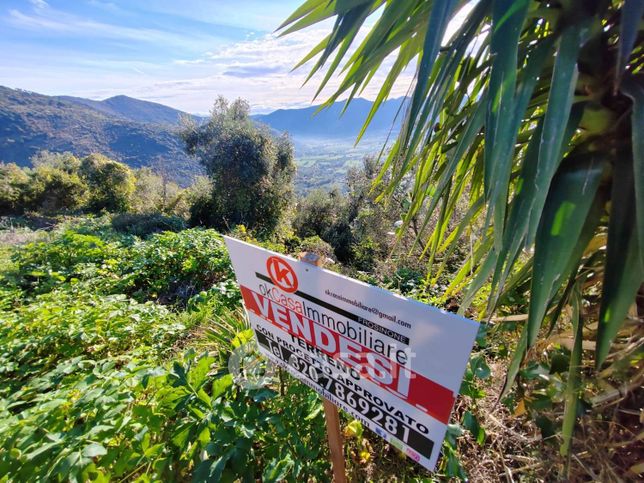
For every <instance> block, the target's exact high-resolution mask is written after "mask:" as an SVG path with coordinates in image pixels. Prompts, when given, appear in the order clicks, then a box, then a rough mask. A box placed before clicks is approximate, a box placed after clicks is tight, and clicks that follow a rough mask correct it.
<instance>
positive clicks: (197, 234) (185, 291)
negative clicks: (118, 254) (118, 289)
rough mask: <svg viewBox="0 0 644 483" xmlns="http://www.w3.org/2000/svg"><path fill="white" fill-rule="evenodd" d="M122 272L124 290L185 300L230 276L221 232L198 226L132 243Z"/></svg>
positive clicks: (170, 300) (170, 299) (137, 295)
mask: <svg viewBox="0 0 644 483" xmlns="http://www.w3.org/2000/svg"><path fill="white" fill-rule="evenodd" d="M124 272H126V273H127V275H126V277H124V283H125V287H124V288H125V289H126V290H128V291H129V292H130V293H134V294H135V296H136V297H138V298H143V299H148V298H156V299H158V300H160V301H162V302H183V301H186V300H187V299H189V298H190V297H192V296H193V295H195V294H197V293H199V292H201V291H203V290H208V289H209V288H210V287H211V286H212V285H214V284H215V283H217V282H220V281H223V280H227V279H229V278H232V277H233V272H232V268H231V266H230V259H229V258H228V252H227V250H226V246H225V244H224V241H223V239H222V237H221V235H219V234H218V233H216V232H215V231H213V230H203V229H199V228H193V229H190V230H184V231H182V232H179V233H171V232H167V233H161V234H156V235H152V236H151V237H150V238H149V239H148V240H146V241H144V242H139V243H137V244H135V245H134V246H133V247H132V251H131V254H130V265H129V266H128V267H127V268H126V269H125V270H124Z"/></svg>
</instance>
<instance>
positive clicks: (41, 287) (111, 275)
mask: <svg viewBox="0 0 644 483" xmlns="http://www.w3.org/2000/svg"><path fill="white" fill-rule="evenodd" d="M126 256H127V250H126V248H125V247H124V246H123V245H122V244H121V243H119V242H117V241H106V240H104V239H102V238H100V237H98V236H96V235H89V234H83V233H78V232H77V231H74V230H66V231H64V232H63V233H62V234H58V233H56V234H54V235H53V236H52V237H51V239H49V240H46V241H40V242H34V243H29V244H27V245H25V246H23V247H20V248H19V249H17V250H16V251H15V252H14V255H13V257H12V260H13V262H14V264H15V267H14V270H13V271H11V272H9V273H7V274H6V275H5V278H6V280H11V282H12V283H13V284H15V285H16V286H18V287H20V288H21V289H23V290H26V291H28V292H30V291H36V292H37V293H44V292H48V291H50V290H52V289H53V288H54V287H56V286H58V285H60V284H63V283H68V282H73V281H82V280H89V281H93V282H100V283H101V284H102V285H105V284H107V285H108V286H112V285H115V284H117V283H118V281H119V268H120V267H121V266H122V263H123V261H124V259H125V257H126ZM95 288H97V287H95ZM104 288H105V287H104Z"/></svg>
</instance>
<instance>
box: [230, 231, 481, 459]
mask: <svg viewBox="0 0 644 483" xmlns="http://www.w3.org/2000/svg"><path fill="white" fill-rule="evenodd" d="M226 244H227V245H228V250H229V252H230V258H231V260H232V263H233V267H234V269H235V273H236V275H237V281H238V282H239V286H240V288H241V293H242V296H243V299H244V305H245V306H246V310H247V312H248V316H249V318H250V322H251V325H252V327H253V329H254V331H255V335H256V336H257V342H258V343H259V348H260V350H261V352H262V353H263V354H265V355H266V356H267V357H268V358H269V359H270V360H271V361H273V362H274V363H276V364H277V365H279V366H281V367H283V368H285V369H286V370H288V371H289V372H290V373H291V374H293V376H295V377H296V378H298V379H299V380H300V381H302V382H304V383H305V384H307V385H308V386H310V387H312V388H313V389H314V390H316V391H317V392H319V393H320V394H321V395H322V396H324V397H325V398H327V399H329V400H330V401H332V402H333V403H334V404H336V405H337V406H339V407H340V408H342V409H344V410H345V411H346V412H348V413H349V414H351V415H352V416H354V417H355V418H357V419H358V420H360V421H361V422H362V423H363V424H364V425H365V426H367V427H369V428H370V429H371V430H373V431H374V432H376V433H377V434H379V435H380V436H381V437H383V438H384V439H386V440H387V441H388V442H389V443H391V444H392V445H394V446H396V447H397V448H399V449H400V450H402V451H403V452H405V453H406V454H407V455H408V456H410V457H411V458H412V459H414V460H415V461H417V462H418V463H420V464H422V465H423V466H425V467H426V468H428V469H430V470H431V469H434V467H435V465H436V461H437V459H438V455H439V451H440V447H441V442H442V441H443V438H444V436H445V431H446V429H447V423H448V421H449V416H450V413H451V411H452V407H453V405H454V401H455V399H456V396H457V395H458V391H459V387H460V384H461V379H462V378H463V372H464V371H465V366H466V364H467V360H468V357H469V354H470V351H471V350H472V345H473V343H474V339H475V337H476V333H477V330H478V323H476V322H473V321H471V320H468V319H465V318H463V317H459V316H456V315H454V314H450V313H447V312H444V311H442V310H439V309H437V308H435V307H431V306H429V305H425V304H422V303H420V302H417V301H414V300H409V299H406V298H404V297H401V296H398V295H395V294H392V293H390V292H387V291H386V290H383V289H380V288H377V287H373V286H370V285H367V284H365V283H362V282H359V281H357V280H352V279H350V278H347V277H343V276H341V275H338V274H337V273H333V272H330V271H328V270H324V269H322V268H319V267H316V266H313V265H310V264H307V263H304V262H300V261H297V260H294V259H292V258H290V257H286V256H283V255H279V254H277V253H274V252H271V251H268V250H265V249H262V248H258V247H256V246H253V245H250V244H248V243H244V242H241V241H239V240H235V239H233V238H229V237H226Z"/></svg>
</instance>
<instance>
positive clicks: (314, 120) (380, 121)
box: [253, 97, 405, 140]
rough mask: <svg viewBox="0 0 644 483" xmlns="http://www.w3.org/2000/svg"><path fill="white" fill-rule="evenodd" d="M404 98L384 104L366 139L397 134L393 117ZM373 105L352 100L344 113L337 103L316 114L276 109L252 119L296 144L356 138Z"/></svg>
mask: <svg viewBox="0 0 644 483" xmlns="http://www.w3.org/2000/svg"><path fill="white" fill-rule="evenodd" d="M404 100H405V98H404V97H400V98H397V99H391V100H389V101H385V102H383V103H382V105H381V106H380V109H378V112H377V113H376V115H375V116H374V117H373V119H372V121H371V123H370V125H369V128H368V130H367V135H369V136H382V135H386V133H388V132H389V131H390V130H391V129H392V127H393V128H394V131H397V129H398V126H399V122H397V120H398V119H400V118H401V117H402V114H401V115H399V116H398V117H396V115H397V113H398V111H399V110H400V107H401V105H402V103H403V101H404ZM372 106H373V103H372V102H371V101H368V100H366V99H354V100H353V101H351V104H349V107H348V108H347V110H346V111H345V112H344V113H343V112H342V109H343V108H344V102H336V103H334V104H333V105H332V106H330V107H329V108H328V109H323V110H322V111H320V112H318V113H316V111H317V110H318V108H319V106H311V107H306V108H303V109H279V110H277V111H273V112H271V113H270V114H261V115H255V116H253V119H255V120H257V121H259V122H262V123H264V124H268V125H269V126H270V127H272V128H273V129H275V130H277V131H281V132H285V131H286V132H289V133H290V134H291V135H292V136H293V137H294V138H295V139H296V140H297V138H299V137H303V138H316V139H333V138H355V137H356V136H357V135H358V133H359V132H360V129H361V128H362V125H363V123H364V120H365V119H366V118H367V116H368V115H369V111H370V110H371V107H372Z"/></svg>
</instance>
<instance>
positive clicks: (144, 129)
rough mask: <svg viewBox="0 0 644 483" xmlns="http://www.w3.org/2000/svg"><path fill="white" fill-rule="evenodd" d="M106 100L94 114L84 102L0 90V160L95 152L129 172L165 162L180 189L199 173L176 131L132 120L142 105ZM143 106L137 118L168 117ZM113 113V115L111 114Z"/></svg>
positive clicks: (25, 161) (23, 160)
mask: <svg viewBox="0 0 644 483" xmlns="http://www.w3.org/2000/svg"><path fill="white" fill-rule="evenodd" d="M83 101H85V100H83ZM108 101H112V102H106V104H104V106H105V108H104V109H99V108H97V107H96V106H92V105H91V103H92V101H88V102H87V103H84V102H80V101H79V100H78V99H76V100H74V101H71V100H69V99H65V98H56V97H50V96H44V95H41V94H36V93H33V92H26V91H22V90H16V89H9V88H6V87H0V160H2V161H5V162H15V163H16V164H18V165H21V166H26V165H28V164H29V159H30V158H31V157H32V156H33V155H34V154H35V153H37V152H38V151H41V150H44V149H47V150H50V151H55V152H62V151H71V152H73V153H74V154H76V155H79V156H83V155H87V154H90V153H93V152H100V153H103V154H105V155H107V156H109V157H112V158H114V159H117V160H119V161H122V162H124V163H127V164H128V165H130V166H132V167H141V166H148V165H152V164H155V163H159V162H161V163H164V165H165V167H166V168H167V169H168V171H169V172H170V173H171V175H172V176H173V178H175V179H176V180H177V181H179V182H180V183H182V184H186V183H188V182H189V181H190V179H191V178H192V176H193V175H194V174H195V173H196V172H199V171H200V168H199V166H198V164H197V162H196V161H194V160H192V159H190V158H189V157H188V156H187V155H186V154H185V153H184V152H183V148H182V144H181V140H180V139H179V137H178V135H177V132H176V128H175V127H170V126H168V125H166V124H157V123H154V124H153V123H145V122H135V121H134V120H132V119H131V118H132V117H133V114H132V113H133V112H134V110H135V109H136V106H141V104H139V103H142V102H143V101H137V102H136V103H132V102H131V101H135V100H134V99H129V98H127V99H119V98H112V99H108ZM86 104H87V105H86ZM97 104H102V103H97ZM144 104H151V103H144ZM156 106H159V105H156ZM147 107H148V109H147V110H143V111H142V112H141V113H140V114H139V118H143V117H145V116H148V117H150V116H151V115H152V114H151V113H152V112H153V111H154V110H156V112H158V113H161V112H165V116H166V118H167V115H168V111H164V110H162V109H159V108H150V107H149V106H147ZM160 107H161V108H164V109H170V108H165V106H160ZM117 109H118V110H119V112H120V114H118V115H117V114H114V112H115V111H116V110H117ZM109 110H112V112H109ZM177 112H178V111H177ZM159 115H161V114H159ZM128 116H129V118H128Z"/></svg>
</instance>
